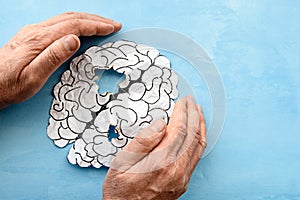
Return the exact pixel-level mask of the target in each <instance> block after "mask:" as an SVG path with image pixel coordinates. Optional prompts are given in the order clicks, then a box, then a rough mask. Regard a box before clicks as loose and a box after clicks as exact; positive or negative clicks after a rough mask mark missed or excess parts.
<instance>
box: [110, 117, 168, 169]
mask: <svg viewBox="0 0 300 200" xmlns="http://www.w3.org/2000/svg"><path fill="white" fill-rule="evenodd" d="M165 128H166V124H165V122H164V121H163V120H157V121H155V122H153V123H152V124H151V125H150V126H148V127H147V128H145V129H143V130H141V131H140V132H139V133H138V134H137V135H136V136H135V138H134V139H133V140H132V141H131V142H130V143H129V144H128V145H127V146H126V147H125V148H124V149H123V150H122V151H120V152H119V153H118V154H117V156H116V158H115V159H114V160H113V162H112V163H111V166H110V168H112V169H116V170H119V171H127V170H128V169H130V168H132V167H133V166H134V165H136V164H137V163H138V162H139V161H141V160H142V159H143V158H144V157H145V156H146V155H148V154H149V153H151V151H152V150H153V149H154V148H155V147H156V146H157V145H158V144H159V143H160V142H161V141H162V139H163V138H164V135H165Z"/></svg>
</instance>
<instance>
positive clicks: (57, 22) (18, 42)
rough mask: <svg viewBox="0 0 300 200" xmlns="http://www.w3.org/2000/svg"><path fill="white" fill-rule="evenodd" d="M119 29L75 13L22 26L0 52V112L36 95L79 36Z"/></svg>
mask: <svg viewBox="0 0 300 200" xmlns="http://www.w3.org/2000/svg"><path fill="white" fill-rule="evenodd" d="M120 29H121V24H119V23H117V22H114V21H113V20H111V19H107V18H103V17H100V16H97V15H92V14H87V13H74V12H69V13H64V14H61V15H59V16H56V17H53V18H51V19H49V20H47V21H44V22H42V23H39V24H33V25H28V26H25V27H24V28H22V29H21V30H20V31H19V32H18V33H17V34H16V36H15V37H14V38H12V39H11V40H10V41H9V42H8V44H6V45H5V46H4V47H2V48H1V49H0V109H1V108H3V107H5V106H7V105H9V104H13V103H19V102H21V101H24V100H26V99H28V98H30V97H32V96H33V95H34V94H36V93H37V92H38V91H39V89H40V88H41V87H42V86H43V85H44V84H45V82H46V81H47V79H48V78H49V76H50V75H51V74H52V73H53V72H54V71H55V70H56V69H57V68H58V67H59V66H60V65H61V64H62V63H63V62H65V61H66V60H67V59H68V58H70V57H71V56H72V55H73V54H74V53H75V52H76V51H77V50H78V48H79V46H80V40H79V39H78V36H91V35H99V36H104V35H108V34H111V33H113V32H116V31H119V30H120Z"/></svg>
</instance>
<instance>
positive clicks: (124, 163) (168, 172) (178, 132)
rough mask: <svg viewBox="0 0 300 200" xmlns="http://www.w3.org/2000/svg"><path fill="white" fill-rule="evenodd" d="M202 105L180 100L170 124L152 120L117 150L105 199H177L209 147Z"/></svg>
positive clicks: (108, 178)
mask: <svg viewBox="0 0 300 200" xmlns="http://www.w3.org/2000/svg"><path fill="white" fill-rule="evenodd" d="M205 141H206V128H205V121H204V117H203V114H202V110H201V107H200V106H199V105H196V104H195V103H194V100H193V99H192V98H191V97H186V98H184V99H181V100H179V101H178V102H177V103H176V105H175V108H174V111H173V114H172V116H171V119H170V122H169V125H168V126H166V124H165V123H164V121H163V120H158V121H155V122H154V123H152V124H151V125H150V126H149V127H147V128H145V129H143V130H142V131H140V132H139V133H138V134H137V135H136V137H135V138H134V139H133V140H132V141H131V142H130V143H129V144H128V145H127V146H126V147H125V148H124V149H123V150H122V151H121V152H119V153H118V154H117V157H116V158H115V159H114V160H113V162H112V164H111V167H110V169H109V171H108V174H107V176H106V178H105V181H104V184H103V199H177V198H178V197H179V196H180V195H182V194H183V193H184V192H185V191H186V189H187V186H188V183H189V181H190V177H191V175H192V172H193V170H194V168H195V167H196V165H197V163H198V161H199V160H200V157H201V156H202V153H203V151H204V150H205V147H206V142H205Z"/></svg>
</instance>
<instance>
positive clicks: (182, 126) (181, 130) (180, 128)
mask: <svg viewBox="0 0 300 200" xmlns="http://www.w3.org/2000/svg"><path fill="white" fill-rule="evenodd" d="M176 128H177V131H178V132H179V133H186V131H187V126H186V124H183V123H182V124H180V125H178V126H177V127H176Z"/></svg>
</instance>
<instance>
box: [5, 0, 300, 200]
mask: <svg viewBox="0 0 300 200" xmlns="http://www.w3.org/2000/svg"><path fill="white" fill-rule="evenodd" d="M65 11H81V12H90V13H96V14H99V15H103V16H106V17H111V18H113V19H115V20H116V21H120V22H122V24H123V26H124V27H123V31H126V30H131V29H135V28H143V27H162V28H168V29H171V30H175V31H178V32H180V33H183V34H185V35H187V36H189V37H190V38H191V39H193V40H195V41H196V42H197V43H198V44H200V45H201V46H202V47H203V48H204V49H205V50H206V52H207V53H208V55H209V56H210V57H211V58H212V60H213V62H214V63H215V65H216V66H217V68H218V70H219V72H220V74H221V76H222V79H223V82H224V87H225V90H226V121H225V125H224V129H223V132H222V135H221V137H220V139H219V141H218V143H217V145H216V146H215V148H214V149H213V151H212V152H211V153H210V154H209V155H208V156H207V157H205V158H204V159H203V160H202V161H201V162H200V164H199V165H198V166H197V168H196V170H195V172H194V174H193V176H192V179H191V183H190V186H189V189H188V191H187V192H186V193H185V194H184V195H183V196H182V199H209V200H215V199H216V200H217V199H237V200H241V199H243V200H247V199H251V200H252V199H259V200H262V199H272V200H273V199H274V200H283V199H291V200H293V199H300V145H299V143H300V123H299V120H300V101H299V100H300V89H299V88H300V79H299V74H300V47H299V46H300V23H299V19H300V2H299V1H293V0H290V1H288V0H286V1H279V0H263V1H260V0H254V1H246V0H244V1H243V0H239V1H238V0H227V1H209V0H207V1H186V0H185V1H183V0H176V1H169V0H156V1H154V0H152V1H138V0H131V1H129V0H125V1H124V0H118V1H103V0H91V1H71V0H65V1H59V0H51V1H50V0H49V1H38V0H27V1H20V0H10V1H3V0H1V14H0V26H1V37H0V46H3V45H4V44H5V43H6V42H7V41H8V40H9V39H10V38H11V37H12V36H13V35H14V34H15V33H16V32H17V31H18V30H19V29H20V28H21V27H22V26H24V25H26V24H30V23H37V22H40V21H43V20H46V19H47V18H50V17H52V16H54V15H57V14H59V13H62V12H65ZM82 42H83V46H84V48H82V49H80V51H79V53H80V52H83V51H84V50H85V48H86V47H87V46H88V44H92V43H93V42H95V41H94V40H92V39H89V38H84V39H83V40H82ZM98 42H99V41H98ZM168 57H169V56H168ZM170 57H171V58H172V57H173V56H172V55H170ZM170 57H169V58H170ZM171 58H170V59H171ZM171 61H172V63H173V64H174V66H175V68H176V69H178V70H179V72H180V67H179V66H181V65H182V64H184V61H180V59H177V58H174V59H173V60H172V59H171ZM67 64H68V63H67ZM66 68H67V65H64V66H63V67H62V68H61V69H59V70H58V71H57V72H56V73H55V74H53V76H51V78H50V80H49V81H48V82H47V84H46V85H45V87H44V88H43V89H42V90H41V91H40V92H39V93H38V94H37V95H36V96H34V97H33V98H32V99H30V100H29V101H26V102H24V103H21V104H18V105H13V106H10V107H8V108H6V109H4V110H2V111H0V199H99V198H100V197H101V187H102V182H103V179H104V177H105V174H106V172H107V170H106V169H100V170H99V169H92V168H88V169H81V168H79V167H76V166H72V165H70V164H69V163H68V162H67V160H66V158H65V156H66V155H67V151H68V148H65V149H58V148H56V147H55V146H54V145H53V143H52V142H51V140H50V139H48V138H47V134H46V127H47V124H48V117H49V115H48V111H49V108H50V105H51V101H52V96H51V91H52V88H53V86H54V84H55V83H56V82H57V81H58V80H59V78H60V75H61V73H62V72H63V71H64V70H65V69H66ZM188 76H189V75H188V74H187V75H186V77H185V78H187V79H188ZM199 81H200V82H201V80H199ZM195 91H197V89H195ZM201 98H202V99H201ZM207 98H209V96H208V97H207V95H206V92H205V90H203V96H202V97H201V95H200V97H198V96H197V101H198V102H199V103H201V104H203V106H204V109H205V110H204V111H205V113H206V116H209V115H210V109H209V104H210V103H209V101H208V100H206V99H207Z"/></svg>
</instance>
